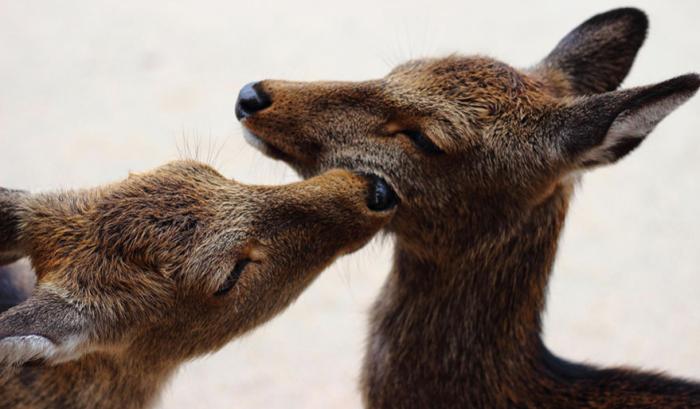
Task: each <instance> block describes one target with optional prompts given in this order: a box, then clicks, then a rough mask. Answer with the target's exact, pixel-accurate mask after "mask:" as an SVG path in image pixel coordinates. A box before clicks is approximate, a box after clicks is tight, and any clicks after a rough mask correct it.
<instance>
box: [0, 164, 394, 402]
mask: <svg viewBox="0 0 700 409" xmlns="http://www.w3.org/2000/svg"><path fill="white" fill-rule="evenodd" d="M395 199H396V197H395V196H394V195H393V193H392V191H391V190H390V189H389V188H388V185H387V184H386V183H385V182H384V181H383V180H382V179H381V178H378V177H376V176H373V175H369V174H365V175H359V174H357V173H353V172H350V171H347V170H331V171H329V172H325V173H323V174H322V175H320V176H318V177H315V178H311V179H309V180H306V181H303V182H297V183H293V184H290V185H283V186H253V185H245V184H241V183H238V182H235V181H233V180H231V179H227V178H225V177H223V176H222V175H221V174H220V173H218V172H217V171H216V170H214V169H213V168H212V167H210V166H208V165H205V164H202V163H199V162H194V161H190V160H183V161H177V162H173V163H169V164H167V165H164V166H162V167H160V168H157V169H155V170H153V171H150V172H145V173H135V174H131V175H130V176H129V178H128V179H126V180H123V181H121V182H117V183H113V184H109V185H106V186H102V187H98V188H93V189H83V190H74V191H64V192H54V193H42V194H30V193H28V192H25V191H11V190H7V189H3V190H0V259H3V260H4V261H5V262H6V263H9V262H11V261H12V260H16V259H18V258H20V257H28V258H29V260H30V261H31V266H32V269H33V271H34V272H35V274H36V287H35V288H34V289H33V291H32V293H31V294H30V295H29V297H28V298H26V299H24V300H23V301H22V302H20V303H19V304H17V305H14V306H12V307H10V308H9V309H7V310H6V311H4V312H2V313H0V368H1V369H2V371H1V372H0V408H2V409H10V408H12V409H40V408H73V409H82V408H85V409H88V408H90V409H92V408H106V409H110V408H115V409H116V408H120V409H124V408H129V409H139V408H146V407H151V406H152V405H153V403H154V402H155V401H156V399H157V397H158V395H159V391H160V390H161V389H162V388H163V386H164V384H165V383H166V382H167V380H168V379H169V377H170V375H171V374H173V372H174V371H175V370H176V369H177V368H178V366H179V365H181V364H182V363H183V362H185V361H187V360H190V359H193V358H195V357H198V356H201V355H203V354H207V353H211V352H213V351H216V350H217V349H219V348H221V347H222V346H224V345H225V344H226V343H228V342H229V341H231V340H232V339H234V338H237V337H240V336H242V335H243V334H245V333H248V332H250V331H251V330H253V329H254V328H256V327H257V326H259V325H261V324H263V323H265V322H266V321H268V320H270V319H272V318H273V317H274V316H276V315H277V314H279V313H280V312H281V311H282V310H284V309H285V308H286V307H287V306H288V305H289V304H290V303H292V301H294V300H295V299H296V298H297V297H298V296H299V294H300V293H301V292H302V291H303V290H304V289H305V288H306V287H307V286H309V285H310V283H311V282H313V281H314V279H315V278H316V277H317V276H318V275H319V273H320V272H321V271H322V270H323V269H324V268H325V267H326V266H328V265H329V264H330V263H331V262H332V261H333V260H334V259H336V258H337V257H339V256H341V255H344V254H348V253H350V252H353V251H354V250H356V249H358V248H360V247H361V246H362V245H364V243H365V242H367V241H368V240H369V239H370V238H371V237H372V236H373V235H374V234H375V233H376V232H377V231H379V230H380V229H381V228H382V227H383V226H384V225H385V224H386V223H387V222H388V221H389V220H390V218H391V217H392V215H393V213H394V209H395V207H396V205H397V201H396V200H395ZM14 271H15V274H17V273H16V271H17V270H14ZM3 272H4V271H2V270H0V274H2V273H3ZM30 272H31V271H30Z"/></svg>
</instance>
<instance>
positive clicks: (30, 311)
mask: <svg viewBox="0 0 700 409" xmlns="http://www.w3.org/2000/svg"><path fill="white" fill-rule="evenodd" d="M87 328H88V320H87V319H86V317H85V316H84V315H83V314H82V313H81V311H80V309H79V308H78V307H76V306H75V305H73V304H71V303H69V302H67V301H66V300H64V299H63V298H61V297H60V296H58V295H56V294H54V293H51V292H49V291H47V290H46V289H40V290H39V291H37V293H36V295H34V296H32V297H31V298H29V299H27V300H26V301H24V302H23V303H21V304H19V305H16V306H15V307H12V308H10V309H9V310H7V311H6V312H4V313H3V314H2V315H0V364H2V365H21V364H23V363H25V362H28V361H35V360H40V361H45V362H47V363H50V364H55V363H60V362H65V361H70V360H72V359H75V358H77V357H79V356H81V355H83V354H84V353H86V352H87V351H88V348H87V344H88V342H87V341H88V330H87Z"/></svg>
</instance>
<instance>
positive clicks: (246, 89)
mask: <svg viewBox="0 0 700 409" xmlns="http://www.w3.org/2000/svg"><path fill="white" fill-rule="evenodd" d="M270 105H272V100H271V99H270V96H269V95H268V94H267V93H265V91H263V89H262V87H261V86H260V82H250V83H248V84H246V85H244V86H243V88H241V91H240V92H239V93H238V99H237V100H236V118H238V120H241V119H244V118H247V117H249V116H251V115H253V114H254V113H256V112H258V111H262V110H263V109H265V108H267V107H269V106H270Z"/></svg>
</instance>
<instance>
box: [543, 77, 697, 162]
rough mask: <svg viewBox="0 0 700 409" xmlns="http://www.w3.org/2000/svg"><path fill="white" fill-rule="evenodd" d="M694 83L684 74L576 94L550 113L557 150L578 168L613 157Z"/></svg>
mask: <svg viewBox="0 0 700 409" xmlns="http://www.w3.org/2000/svg"><path fill="white" fill-rule="evenodd" d="M698 87H700V76H698V75H697V74H687V75H683V76H680V77H676V78H673V79H670V80H668V81H664V82H661V83H658V84H655V85H650V86H646V87H639V88H631V89H627V90H621V91H612V92H607V93H604V94H598V95H592V96H588V97H580V98H577V99H576V100H574V101H573V102H571V103H570V104H569V105H568V106H566V107H565V108H563V109H561V110H560V111H558V112H557V114H556V115H555V117H556V119H555V120H554V121H553V124H555V125H554V126H555V138H556V142H555V143H556V145H557V146H558V148H559V149H558V151H559V152H560V153H562V154H563V156H564V158H563V159H564V160H565V161H566V162H567V163H573V164H574V167H578V168H580V167H592V166H597V165H605V164H608V163H613V162H615V161H617V160H618V159H620V158H622V157H623V156H625V155H627V154H628V153H629V152H630V151H632V150H633V149H634V148H636V147H637V146H639V144H640V143H641V142H642V141H643V140H644V138H645V137H646V136H647V135H648V134H649V133H650V132H651V131H652V130H653V129H654V127H655V126H656V125H657V124H658V123H659V122H660V121H661V120H662V119H664V118H665V117H666V116H667V115H668V114H669V113H671V112H672V111H673V110H674V109H676V108H677V107H678V106H679V105H681V104H682V103H684V102H685V101H687V100H688V99H689V98H690V97H692V96H693V95H694V94H695V92H696V91H697V90H698Z"/></svg>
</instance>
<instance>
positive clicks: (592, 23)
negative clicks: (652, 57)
mask: <svg viewBox="0 0 700 409" xmlns="http://www.w3.org/2000/svg"><path fill="white" fill-rule="evenodd" d="M648 26H649V22H648V20H647V17H646V15H645V14H644V12H643V11H641V10H639V9H635V8H620V9H615V10H610V11H608V12H606V13H602V14H598V15H595V16H593V17H591V18H590V19H588V20H586V21H585V22H584V23H583V24H581V25H580V26H578V27H576V28H575V29H574V30H573V31H571V32H570V33H569V34H567V35H566V36H565V37H564V38H563V39H562V40H561V41H560V42H559V44H557V46H556V47H555V48H554V50H553V51H552V52H551V53H550V54H549V55H548V56H547V57H546V58H545V59H544V60H543V61H542V63H541V64H540V65H539V66H538V67H537V71H539V72H541V73H542V74H543V76H545V77H547V76H548V75H553V74H552V71H554V72H555V73H558V74H559V75H558V76H561V74H563V75H564V77H565V79H566V80H568V82H569V84H570V85H571V87H572V90H573V92H574V94H576V95H586V94H595V93H600V92H607V91H612V90H614V89H616V88H617V87H619V86H620V84H621V83H622V80H624V79H625V77H626V76H627V73H628V72H629V70H630V68H631V67H632V63H633V62H634V58H635V57H636V56H637V51H638V50H639V48H640V47H641V46H642V44H643V43H644V39H645V38H646V33H647V27H648Z"/></svg>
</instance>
